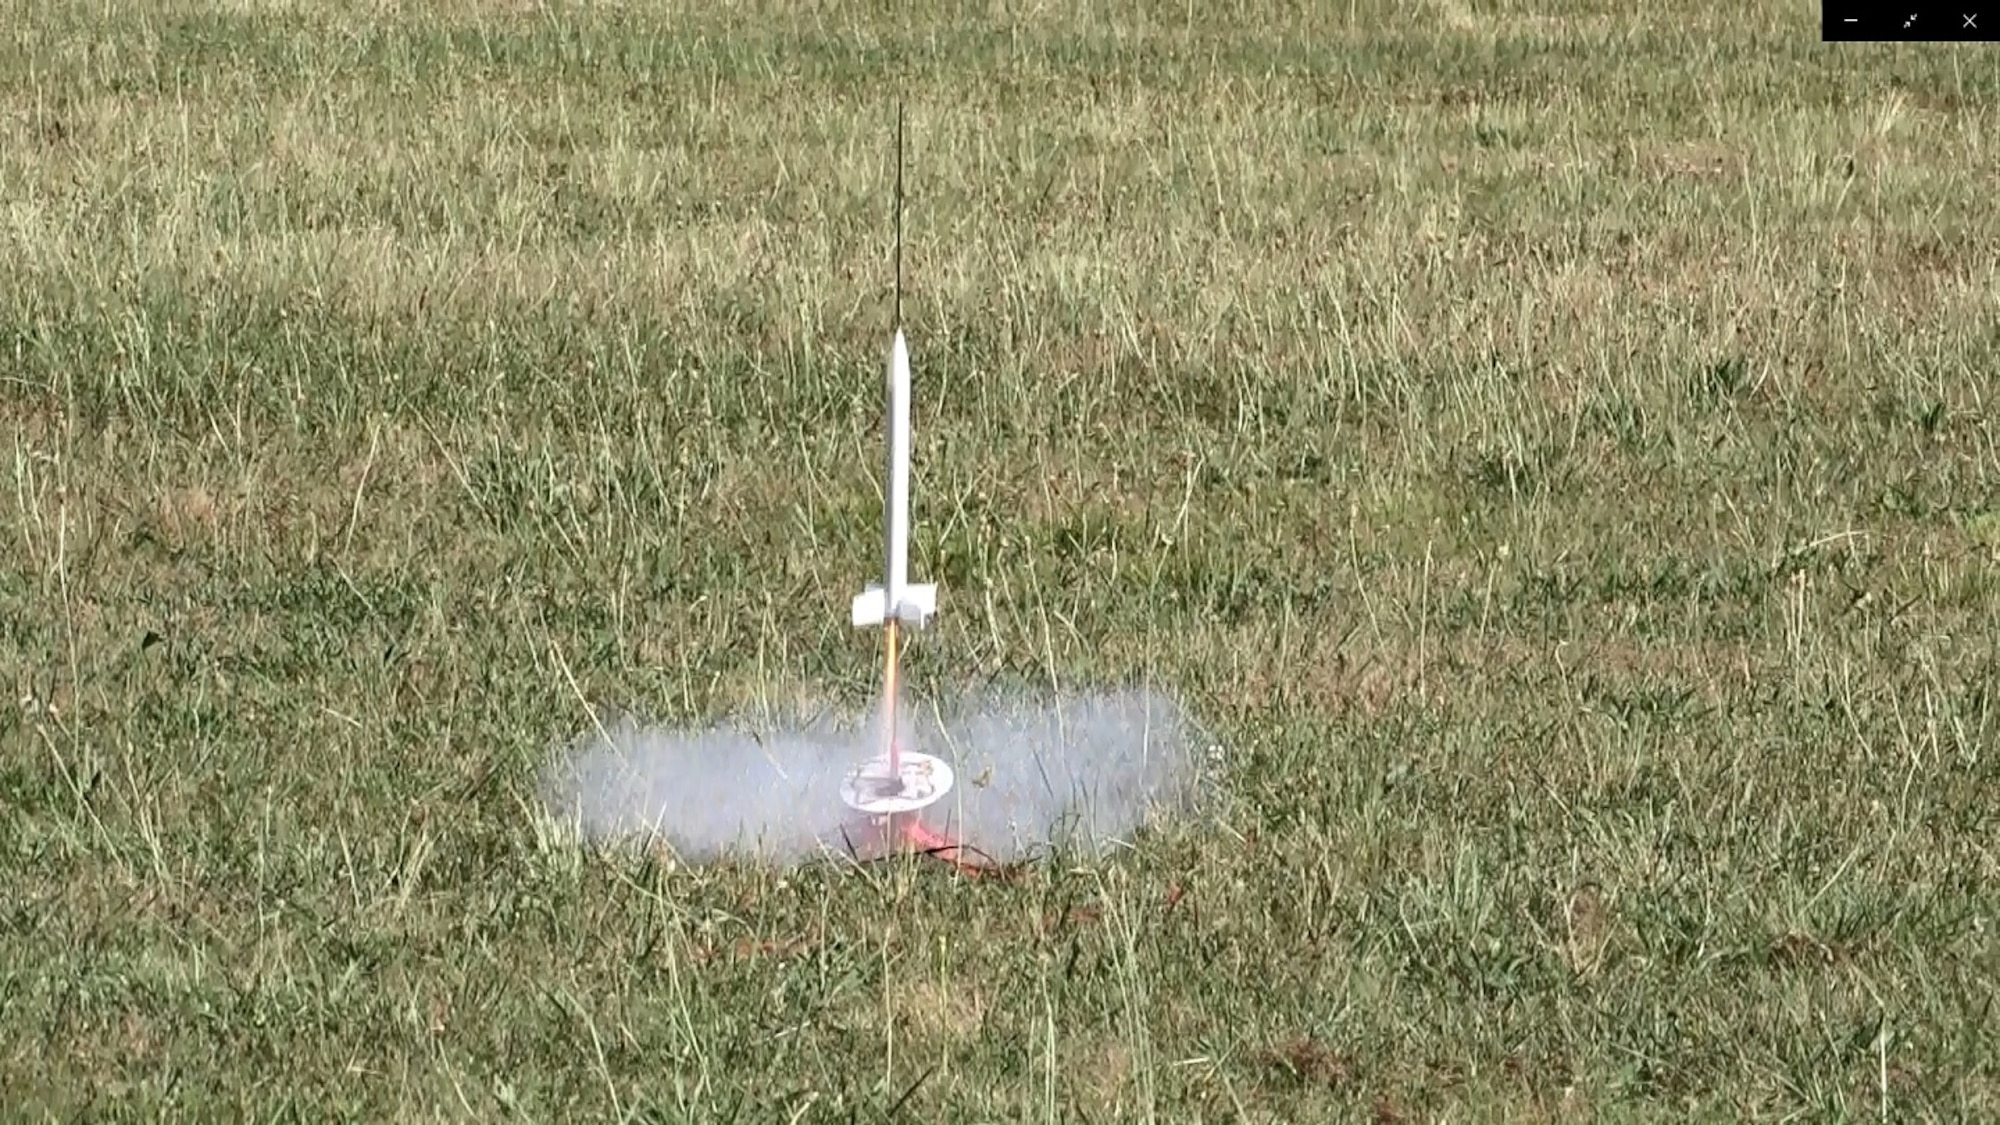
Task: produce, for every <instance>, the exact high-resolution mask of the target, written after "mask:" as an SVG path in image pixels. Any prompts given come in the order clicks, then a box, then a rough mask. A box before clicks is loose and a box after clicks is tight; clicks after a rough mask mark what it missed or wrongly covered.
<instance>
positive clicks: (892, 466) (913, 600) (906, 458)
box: [854, 325, 937, 629]
mask: <svg viewBox="0 0 2000 1125" xmlns="http://www.w3.org/2000/svg"><path fill="white" fill-rule="evenodd" d="M888 399H889V415H888V427H887V429H888V437H889V464H888V471H887V473H886V477H885V479H884V481H883V484H884V488H883V490H882V528H883V548H884V551H883V554H884V567H883V571H882V581H881V582H879V583H876V582H870V583H869V584H868V588H867V589H866V590H863V591H862V592H861V593H860V594H859V595H857V596H856V597H855V599H854V625H855V628H858V629H859V628H867V627H870V626H874V625H887V626H888V627H889V628H891V629H894V628H895V627H896V625H897V624H903V625H908V626H910V627H912V628H916V629H921V628H923V626H924V623H925V622H926V621H928V620H929V619H930V616H931V614H933V613H936V612H937V587H936V586H934V585H917V584H913V583H911V582H910V574H909V571H910V349H909V345H907V344H905V343H904V342H903V329H902V327H901V326H900V325H899V326H898V327H897V328H896V338H895V341H894V342H893V343H891V344H890V345H889V395H888Z"/></svg>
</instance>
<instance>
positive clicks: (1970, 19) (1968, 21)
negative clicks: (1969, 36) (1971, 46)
mask: <svg viewBox="0 0 2000 1125" xmlns="http://www.w3.org/2000/svg"><path fill="white" fill-rule="evenodd" d="M1961 14H1962V15H1964V16H1965V26H1966V27H1969V28H1971V29H1973V30H1974V31H1977V30H1979V13H1978V12H1972V13H1961Z"/></svg>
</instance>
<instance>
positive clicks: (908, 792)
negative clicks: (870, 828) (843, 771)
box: [840, 752, 953, 816]
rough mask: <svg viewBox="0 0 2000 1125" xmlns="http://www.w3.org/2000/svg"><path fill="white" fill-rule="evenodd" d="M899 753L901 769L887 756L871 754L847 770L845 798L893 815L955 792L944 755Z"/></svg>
mask: <svg viewBox="0 0 2000 1125" xmlns="http://www.w3.org/2000/svg"><path fill="white" fill-rule="evenodd" d="M897 757H898V759H899V762H898V764H899V765H900V766H901V767H902V768H901V771H900V772H897V771H892V770H891V769H890V768H889V759H888V758H887V757H881V758H871V759H869V760H868V761H865V762H863V763H861V764H860V765H858V766H855V767H854V768H853V769H851V770H849V771H847V778H846V780H844V781H842V782H841V783H840V800H841V802H842V803H843V804H845V805H846V806H847V807H848V808H850V809H853V810H854V811H855V812H858V813H863V814H865V815H867V816H889V815H893V814H895V813H911V812H916V811H917V810H918V809H922V808H926V807H928V806H930V805H933V804H935V803H937V801H938V799H939V798H940V797H943V796H944V795H945V794H946V793H949V792H951V786H952V781H953V777H952V772H951V767H950V766H949V765H946V764H945V762H944V761H943V760H942V759H939V758H933V757H931V756H930V755H929V754H911V753H907V752H906V753H903V754H899V755H898V756H897Z"/></svg>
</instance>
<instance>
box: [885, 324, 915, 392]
mask: <svg viewBox="0 0 2000 1125" xmlns="http://www.w3.org/2000/svg"><path fill="white" fill-rule="evenodd" d="M889 383H890V385H891V386H892V387H898V388H906V387H908V386H909V385H910V347H909V345H908V344H905V343H904V342H903V330H902V329H900V328H898V329H896V342H895V343H893V344H891V345H890V347H889Z"/></svg>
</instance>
